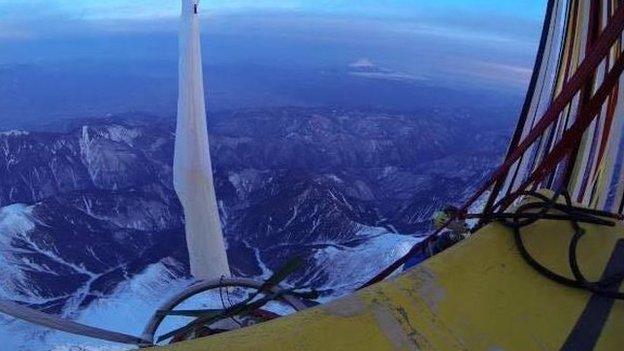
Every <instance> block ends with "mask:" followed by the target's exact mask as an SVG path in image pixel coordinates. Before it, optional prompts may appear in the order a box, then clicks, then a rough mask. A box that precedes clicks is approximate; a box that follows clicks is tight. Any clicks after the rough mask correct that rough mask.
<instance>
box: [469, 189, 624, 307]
mask: <svg viewBox="0 0 624 351" xmlns="http://www.w3.org/2000/svg"><path fill="white" fill-rule="evenodd" d="M521 195H526V196H532V197H534V198H536V199H538V201H535V202H530V203H527V204H524V205H521V206H519V207H518V208H517V210H516V212H515V213H491V214H488V216H487V218H485V219H486V220H487V221H492V220H497V221H499V222H501V223H503V225H505V226H506V227H508V228H511V229H512V230H513V232H514V241H515V244H516V247H517V248H518V251H519V252H520V255H521V256H522V258H523V259H524V260H525V262H527V263H528V264H529V265H530V266H531V267H532V268H533V269H535V270H536V271H537V272H538V273H540V274H541V275H543V276H545V277H546V278H548V279H550V280H553V281H555V282H557V283H559V284H563V285H566V286H569V287H571V288H576V289H582V290H586V291H590V292H592V293H594V294H597V295H600V296H604V297H608V298H612V299H617V300H624V293H622V292H619V291H613V290H610V289H609V288H611V287H613V285H615V284H616V283H620V282H621V281H622V280H623V279H624V271H622V272H618V273H616V274H613V275H610V276H608V277H604V278H601V279H600V280H598V281H594V282H592V281H588V280H587V279H586V278H585V276H584V275H583V273H582V272H581V269H580V267H579V264H578V255H577V248H578V243H579V240H580V239H581V238H582V237H583V236H584V235H585V234H586V231H585V230H584V229H583V228H581V226H580V224H579V223H590V224H596V225H605V226H614V225H615V223H614V222H612V221H608V220H605V219H603V218H600V217H598V216H602V217H609V218H618V217H617V216H614V215H613V214H611V213H608V212H604V211H599V210H592V209H586V208H581V207H575V206H573V204H572V200H571V198H570V195H569V194H568V193H567V192H566V191H561V192H557V193H555V194H554V196H552V197H551V198H549V197H547V196H545V195H543V194H540V193H537V192H532V191H524V192H522V193H521ZM561 196H563V198H564V200H565V204H560V203H558V202H557V200H558V199H559V198H560V197H561ZM535 210H537V212H527V211H535ZM551 210H556V211H559V212H562V214H552V213H549V212H550V211H551ZM469 217H479V216H478V215H470V216H469ZM542 219H548V220H566V221H568V222H569V223H570V224H571V226H572V229H573V230H574V235H573V236H572V238H571V240H570V244H569V246H568V264H569V266H570V270H571V271H572V275H573V276H574V278H573V279H572V278H569V277H565V276H563V275H560V274H558V273H556V272H554V271H552V270H550V269H549V268H547V267H546V266H544V265H542V264H541V263H539V262H538V261H537V260H536V259H535V258H534V257H533V256H531V254H530V253H529V251H528V250H527V248H526V246H525V244H524V240H523V238H522V233H521V229H522V228H524V227H526V226H528V225H531V224H533V223H535V222H536V221H538V220H542Z"/></svg>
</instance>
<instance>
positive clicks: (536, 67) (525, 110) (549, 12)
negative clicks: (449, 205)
mask: <svg viewBox="0 0 624 351" xmlns="http://www.w3.org/2000/svg"><path fill="white" fill-rule="evenodd" d="M555 2H557V4H558V3H559V1H557V0H549V1H548V5H547V7H546V13H545V15H544V24H543V27H542V34H541V38H540V42H539V46H538V49H537V55H536V56H535V63H534V64H533V74H532V76H531V81H530V82H529V88H528V91H527V93H526V97H525V99H524V104H523V106H522V111H521V112H520V120H519V121H518V125H517V126H516V130H515V131H514V134H513V136H512V139H511V143H510V144H509V148H508V149H507V155H509V154H510V153H511V150H513V148H514V147H515V146H516V144H517V143H518V142H519V141H520V138H521V137H522V130H523V129H524V125H525V123H526V120H527V117H528V114H529V110H530V108H531V100H532V97H533V95H534V94H535V89H536V87H537V83H538V80H539V76H540V72H541V70H542V64H543V63H542V61H543V60H542V59H543V57H544V53H545V52H546V43H547V42H548V36H549V32H550V25H551V21H552V16H553V9H554V5H555ZM555 30H556V29H555V28H553V32H554V31H555ZM548 59H550V56H549V57H548ZM547 66H548V63H546V68H547ZM545 76H546V75H545V74H544V77H545ZM544 79H545V78H544ZM505 158H507V156H506V157H505ZM502 186H503V183H502V182H497V183H496V185H495V186H494V189H493V190H492V193H491V194H490V198H489V199H488V200H487V203H486V205H485V211H488V210H489V208H490V207H491V206H492V203H493V202H494V201H495V200H496V197H497V196H498V193H499V192H500V188H501V187H502Z"/></svg>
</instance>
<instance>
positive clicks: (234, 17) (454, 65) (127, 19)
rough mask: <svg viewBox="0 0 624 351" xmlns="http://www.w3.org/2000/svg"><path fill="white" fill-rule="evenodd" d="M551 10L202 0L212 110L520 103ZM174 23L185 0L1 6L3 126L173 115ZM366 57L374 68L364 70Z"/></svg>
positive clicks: (492, 3) (437, 3) (523, 3)
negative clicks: (474, 98) (438, 97)
mask: <svg viewBox="0 0 624 351" xmlns="http://www.w3.org/2000/svg"><path fill="white" fill-rule="evenodd" d="M544 8H545V0H514V1H507V0H229V1H219V0H202V2H201V6H200V11H201V17H202V42H203V46H204V47H203V49H204V50H203V56H204V64H205V65H206V66H208V67H207V69H206V70H205V76H206V79H207V86H208V90H207V91H208V94H210V95H209V96H208V102H209V105H210V106H213V107H214V108H215V109H229V108H238V107H262V106H257V105H259V104H260V105H262V104H264V103H271V104H273V105H305V106H308V105H313V106H317V105H341V104H347V105H349V106H353V105H354V104H356V103H360V104H362V103H364V102H370V101H371V100H374V103H373V102H371V104H372V105H374V106H375V107H377V106H379V107H388V108H397V109H411V108H416V107H417V106H416V105H415V103H416V102H418V101H420V100H421V99H420V97H421V96H420V95H418V94H417V93H416V92H417V91H419V90H418V89H423V90H422V91H423V93H425V94H426V93H427V92H426V91H424V90H426V87H427V86H434V85H435V86H436V87H442V88H445V89H446V88H450V89H455V90H460V91H465V92H469V91H471V90H478V89H485V90H488V91H495V92H497V93H498V92H501V93H502V92H504V93H511V94H513V95H514V99H515V100H520V99H521V98H518V96H521V95H522V94H523V91H524V89H525V87H526V84H527V82H528V79H529V77H530V74H531V70H532V65H533V60H534V56H535V50H536V48H537V42H538V38H539V34H540V31H541V23H542V21H543V11H544ZM178 16H179V1H178V0H21V1H15V0H0V91H4V93H3V94H2V95H0V119H1V120H2V121H0V127H2V126H3V124H2V123H5V124H7V125H11V126H13V125H17V124H18V122H20V121H23V120H32V121H36V120H37V119H38V118H40V116H42V115H46V116H52V115H54V116H70V115H71V116H82V115H85V114H92V115H101V114H106V113H120V112H124V111H130V110H140V111H149V112H150V113H157V114H165V115H166V114H170V113H171V111H172V110H173V109H174V108H175V96H176V91H175V88H176V86H177V85H176V84H175V79H176V73H177V70H176V65H177V37H176V33H177V29H178V24H177V18H178ZM358 62H367V63H368V67H366V69H373V70H374V71H375V72H372V73H371V72H368V73H367V72H357V70H358V69H360V70H361V69H362V67H359V68H358V67H357V65H354V64H357V63H358ZM3 67H4V71H3ZM16 82H18V83H19V84H17V83H16ZM382 83H383V84H382ZM382 85H383V86H385V87H386V88H387V94H386V95H384V94H379V93H378V92H377V90H379V89H380V87H381V86H382ZM85 86H88V88H89V89H85ZM349 91H354V92H357V93H353V94H347V93H346V92H349ZM468 95H469V94H467V95H466V96H468ZM488 96H492V98H493V99H495V100H496V99H498V100H500V101H503V100H502V99H499V98H498V97H497V96H494V95H492V94H490V95H488ZM460 98H461V96H460ZM464 100H466V101H470V98H468V97H466V98H465V99H464ZM515 100H514V101H515ZM422 101H426V99H422ZM505 101H506V100H505ZM423 103H424V102H423ZM421 105H422V104H421ZM25 116H28V118H26V117H25ZM49 118H53V117H49ZM54 118H57V117H54ZM59 118H60V117H59ZM7 121H13V122H7Z"/></svg>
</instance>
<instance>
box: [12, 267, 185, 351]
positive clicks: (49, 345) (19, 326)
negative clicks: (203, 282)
mask: <svg viewBox="0 0 624 351" xmlns="http://www.w3.org/2000/svg"><path fill="white" fill-rule="evenodd" d="M179 268H180V267H179V263H177V262H176V261H174V260H173V259H169V258H166V259H164V260H162V261H161V262H159V263H156V264H153V265H150V266H149V267H148V268H146V269H145V270H144V271H143V272H142V273H141V274H138V275H137V276H135V277H134V278H133V279H131V280H128V281H127V282H124V283H123V284H121V285H120V286H119V287H118V288H117V290H116V291H115V292H114V293H113V294H111V296H109V297H104V298H100V299H97V300H95V301H93V302H92V303H91V304H89V307H87V308H85V309H83V310H79V311H74V312H75V313H72V315H74V316H75V318H74V320H76V321H77V322H80V323H84V324H87V325H91V326H95V327H100V328H104V329H108V330H114V331H118V332H122V333H127V334H132V335H141V333H142V331H143V328H144V326H145V325H146V324H147V321H148V320H149V318H150V317H151V315H152V314H153V313H154V312H155V311H156V309H157V308H158V306H159V305H160V304H162V303H164V301H166V300H167V299H169V298H170V297H172V296H173V295H174V294H176V293H177V292H179V291H182V290H183V289H184V288H185V287H187V286H188V285H189V284H191V283H192V281H191V280H190V279H186V278H180V277H179V276H178V273H177V272H178V270H179ZM167 327H169V326H167ZM0 340H2V341H3V342H4V341H6V342H7V343H8V346H7V347H8V349H10V350H16V351H22V350H28V351H44V350H45V351H48V350H53V351H66V350H67V351H69V350H72V351H74V350H80V351H83V350H85V351H87V350H88V351H117V350H129V349H133V347H131V346H126V345H119V344H113V343H106V342H103V341H100V340H95V339H91V338H84V337H80V336H75V335H70V334H66V333H62V332H56V331H50V330H47V329H44V328H41V327H38V326H35V325H32V324H28V323H25V322H21V321H17V320H14V319H11V318H7V317H0Z"/></svg>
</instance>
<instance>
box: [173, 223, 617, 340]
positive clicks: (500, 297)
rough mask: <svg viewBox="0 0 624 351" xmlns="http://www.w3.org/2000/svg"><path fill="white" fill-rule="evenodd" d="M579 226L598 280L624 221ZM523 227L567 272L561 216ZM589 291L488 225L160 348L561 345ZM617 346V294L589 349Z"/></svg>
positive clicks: (545, 257)
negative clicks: (342, 292)
mask: <svg viewBox="0 0 624 351" xmlns="http://www.w3.org/2000/svg"><path fill="white" fill-rule="evenodd" d="M583 226H584V227H585V228H586V229H587V232H588V233H587V235H586V237H584V238H583V239H582V240H581V243H580V246H579V257H580V260H579V262H580V266H581V268H582V269H583V271H584V273H585V274H586V275H587V276H588V277H590V278H592V279H595V278H598V277H600V275H601V274H602V272H603V271H604V269H605V265H606V263H607V261H608V259H609V257H610V256H611V253H612V251H613V248H614V244H615V242H616V240H617V239H621V238H623V237H624V235H623V233H624V228H623V227H622V226H617V227H603V226H594V225H583ZM524 233H525V237H526V242H527V248H528V249H529V250H530V252H531V253H532V254H533V255H534V256H535V257H536V258H537V259H538V260H539V261H540V262H543V263H545V264H547V265H548V266H549V267H551V268H552V269H554V270H556V271H558V272H561V273H562V274H569V268H568V264H567V245H568V242H569V238H570V235H571V227H570V224H569V223H568V222H555V221H540V222H538V223H537V224H534V225H532V226H530V227H527V228H526V230H525V231H524ZM353 269H358V267H353ZM590 296H591V294H589V293H587V292H584V291H580V290H575V289H572V288H568V287H565V286H562V285H559V284H557V283H554V282H552V281H550V280H548V279H546V278H544V277H542V276H541V275H539V274H538V273H536V272H535V271H534V270H533V269H532V268H530V267H529V266H528V265H527V264H526V263H525V262H524V261H523V260H522V258H521V257H520V255H519V253H518V251H517V249H516V247H515V244H514V240H513V236H512V233H511V232H510V230H509V229H507V228H505V227H503V226H502V225H500V224H496V223H495V224H492V225H489V226H487V227H485V228H483V229H482V230H480V231H479V232H478V233H477V234H475V235H473V236H472V237H471V238H470V239H467V240H464V241H463V242H462V243H460V244H458V245H456V246H455V247H453V248H451V249H449V250H447V251H445V252H443V253H442V254H439V255H437V256H436V257H434V258H432V259H430V260H428V261H426V262H424V263H423V264H421V265H420V266H418V267H416V268H414V269H412V270H410V271H409V272H407V273H405V274H402V275H400V276H398V277H397V278H395V279H392V280H389V281H386V282H383V283H380V284H376V285H374V286H372V287H369V288H367V289H365V290H362V291H360V292H357V293H354V294H352V295H349V296H346V297H343V298H340V299H338V300H336V301H334V302H331V303H329V304H327V305H324V306H319V307H316V308H313V309H310V310H306V311H303V312H300V313H298V314H296V315H292V316H289V317H284V318H281V319H278V320H274V321H271V322H267V323H264V324H260V325H256V326H253V327H250V328H246V329H242V330H238V331H234V332H230V333H225V334H220V335H216V336H213V337H209V338H204V339H198V340H193V341H189V342H184V343H179V344H175V345H170V346H167V347H163V348H161V350H171V351H200V350H201V351H203V350H219V351H225V350H232V351H235V350H236V351H238V350H302V351H305V350H345V351H352V350H380V351H383V350H410V351H414V350H445V351H446V350H492V351H493V350H518V351H526V350H559V349H560V348H561V346H562V345H563V343H564V342H565V340H566V339H567V338H568V336H569V334H570V333H571V331H572V329H573V327H574V326H575V324H576V322H577V320H578V319H579V317H580V314H581V313H582V311H583V310H584V309H585V306H586V304H587V302H588V301H589V298H590ZM623 345H624V302H622V301H616V302H615V303H614V305H613V307H612V310H611V314H610V317H609V318H608V320H607V322H606V325H605V327H604V329H603V332H602V334H601V336H600V339H599V340H598V342H597V345H596V350H622V349H624V346H623ZM618 347H619V348H618Z"/></svg>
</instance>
